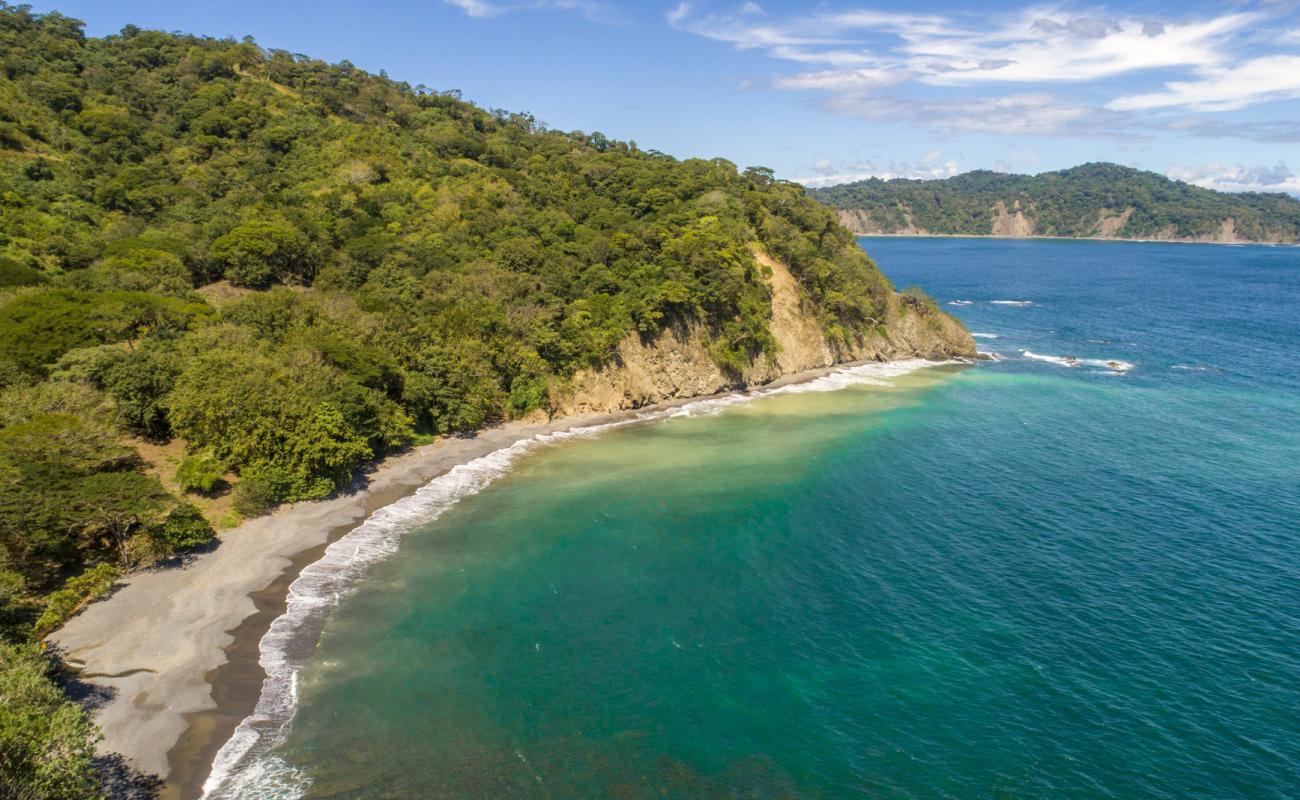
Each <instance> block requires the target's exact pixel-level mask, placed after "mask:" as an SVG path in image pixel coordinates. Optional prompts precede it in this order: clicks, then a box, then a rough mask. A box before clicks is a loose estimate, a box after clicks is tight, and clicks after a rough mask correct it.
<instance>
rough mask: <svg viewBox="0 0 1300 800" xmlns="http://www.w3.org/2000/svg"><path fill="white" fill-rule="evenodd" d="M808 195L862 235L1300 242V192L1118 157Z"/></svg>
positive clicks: (869, 183)
mask: <svg viewBox="0 0 1300 800" xmlns="http://www.w3.org/2000/svg"><path fill="white" fill-rule="evenodd" d="M809 194H811V195H812V196H813V197H814V198H816V199H818V200H820V201H821V202H823V203H825V204H826V205H828V206H830V207H831V208H833V209H835V210H836V212H837V213H838V215H839V219H840V221H841V222H842V223H843V224H844V226H845V227H847V228H848V229H849V230H851V231H853V232H854V233H857V234H858V235H864V234H889V235H895V236H927V235H929V236H1009V237H1051V238H1094V239H1140V240H1151V241H1170V242H1221V243H1230V244H1237V243H1246V242H1259V243H1270V244H1295V243H1300V198H1296V197H1292V196H1289V195H1286V194H1281V193H1264V192H1216V191H1213V190H1211V189H1206V188H1204V187H1201V186H1194V185H1192V184H1189V183H1184V182H1182V181H1176V180H1171V179H1170V178H1168V177H1166V176H1164V175H1159V174H1157V173H1154V172H1146V171H1143V170H1138V169H1133V168H1131V167H1124V166H1121V165H1119V164H1104V163H1101V164H1083V165H1081V166H1078V167H1072V168H1070V169H1065V170H1058V171H1055V172H1043V173H1040V174H1038V175H1010V174H1006V173H1000V172H990V171H988V170H975V171H974V172H967V173H964V174H961V175H955V176H953V177H950V178H943V179H938V180H910V179H903V178H896V179H891V180H880V179H878V178H869V179H867V180H864V181H856V182H853V183H846V184H841V185H839V186H827V187H824V188H820V189H813V190H810V192H809Z"/></svg>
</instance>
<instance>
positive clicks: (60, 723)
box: [0, 642, 104, 800]
mask: <svg viewBox="0 0 1300 800" xmlns="http://www.w3.org/2000/svg"><path fill="white" fill-rule="evenodd" d="M49 668H50V664H49V661H48V660H47V659H46V658H45V657H44V656H43V655H41V652H40V648H39V647H38V646H36V645H32V644H23V645H13V644H5V643H4V642H0V698H3V699H4V702H3V703H0V797H12V798H21V799H22V800H99V799H100V798H103V797H104V793H103V791H102V790H101V788H100V782H99V778H98V776H97V775H96V773H95V770H94V768H93V767H92V765H91V759H92V758H93V757H94V754H95V739H96V732H95V727H94V725H93V724H92V723H91V722H90V719H89V717H88V716H87V714H86V712H85V710H84V709H82V708H81V706H79V705H77V704H76V703H74V702H72V701H71V700H69V699H68V698H67V697H66V696H65V695H64V694H63V692H62V691H60V689H59V687H58V686H56V685H55V684H54V683H53V682H52V681H50V680H49V679H48V677H47V673H48V672H49Z"/></svg>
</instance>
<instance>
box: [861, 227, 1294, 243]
mask: <svg viewBox="0 0 1300 800" xmlns="http://www.w3.org/2000/svg"><path fill="white" fill-rule="evenodd" d="M849 232H850V233H852V234H853V235H854V236H856V237H858V238H863V237H875V238H881V239H1010V240H1021V241H1029V240H1034V239H1039V240H1044V241H1052V242H1138V243H1142V244H1216V245H1220V246H1222V247H1246V246H1253V247H1300V242H1254V241H1235V242H1229V241H1222V240H1211V239H1133V238H1126V237H1122V236H1003V235H1000V234H993V233H863V232H861V231H855V230H852V229H850V230H849Z"/></svg>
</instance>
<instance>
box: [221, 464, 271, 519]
mask: <svg viewBox="0 0 1300 800" xmlns="http://www.w3.org/2000/svg"><path fill="white" fill-rule="evenodd" d="M276 491H277V487H276V486H275V484H274V482H273V481H272V479H271V478H269V477H268V476H265V475H262V474H261V473H259V472H258V471H257V470H255V469H254V470H250V471H249V472H248V474H246V475H244V476H243V478H242V479H241V480H240V481H239V483H237V484H235V491H234V492H233V496H232V500H231V502H232V504H233V505H234V507H235V511H237V512H238V513H239V515H240V516H244V517H256V516H258V515H259V514H265V513H266V512H267V511H269V510H270V509H271V508H272V507H273V506H275V501H276Z"/></svg>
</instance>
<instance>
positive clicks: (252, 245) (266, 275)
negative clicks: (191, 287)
mask: <svg viewBox="0 0 1300 800" xmlns="http://www.w3.org/2000/svg"><path fill="white" fill-rule="evenodd" d="M208 254H209V256H210V257H211V258H212V260H213V261H215V262H216V263H217V265H218V266H219V267H220V268H221V270H222V272H223V273H224V274H225V276H226V278H228V279H229V280H230V282H231V283H233V284H235V285H236V286H252V287H266V286H270V285H271V284H272V283H274V282H276V281H279V282H281V283H285V284H289V283H294V282H298V283H310V282H311V279H312V278H313V277H315V274H316V264H315V263H314V262H313V260H312V253H311V248H310V245H309V243H308V241H307V237H305V236H303V234H302V233H301V232H300V231H299V230H298V229H297V228H295V227H293V226H292V225H290V224H289V223H287V222H284V221H280V220H254V221H252V222H245V223H243V224H240V225H237V226H235V227H234V228H232V229H231V230H230V232H228V233H226V234H224V235H222V236H220V237H218V238H217V240H216V241H214V242H213V243H212V247H211V249H210V250H209V251H208Z"/></svg>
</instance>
